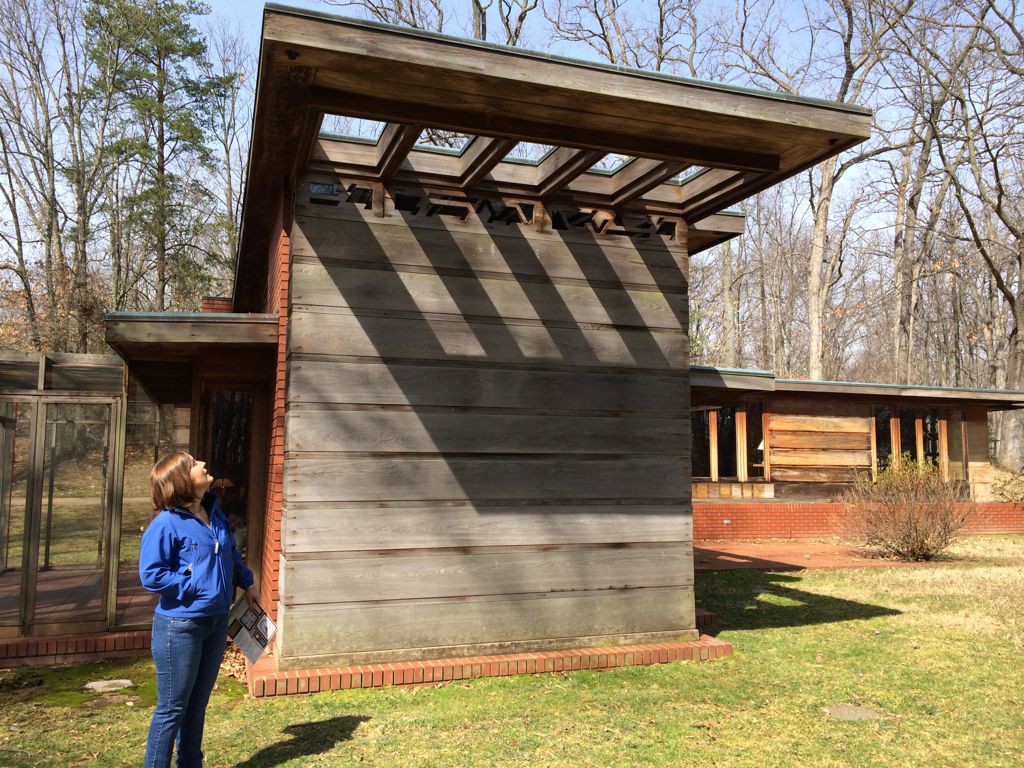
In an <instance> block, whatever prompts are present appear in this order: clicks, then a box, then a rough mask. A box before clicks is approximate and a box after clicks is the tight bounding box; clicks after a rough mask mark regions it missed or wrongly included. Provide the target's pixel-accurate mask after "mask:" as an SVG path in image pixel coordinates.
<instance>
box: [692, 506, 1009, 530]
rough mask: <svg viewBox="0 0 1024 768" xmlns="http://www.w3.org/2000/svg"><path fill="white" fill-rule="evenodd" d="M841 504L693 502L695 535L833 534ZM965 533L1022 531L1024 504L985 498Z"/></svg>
mask: <svg viewBox="0 0 1024 768" xmlns="http://www.w3.org/2000/svg"><path fill="white" fill-rule="evenodd" d="M841 512H842V505H841V504H838V503H835V502H818V501H793V502H788V501H785V502H783V501H744V502H730V501H725V502H699V501H694V503H693V538H694V539H799V538H814V537H817V536H833V535H835V534H836V533H838V528H837V526H836V519H837V518H838V517H839V515H840V513H841ZM967 533H1024V504H1015V503H1008V502H984V503H981V504H979V505H978V514H977V515H976V516H975V517H974V518H973V519H972V520H971V521H970V522H969V523H968V525H967Z"/></svg>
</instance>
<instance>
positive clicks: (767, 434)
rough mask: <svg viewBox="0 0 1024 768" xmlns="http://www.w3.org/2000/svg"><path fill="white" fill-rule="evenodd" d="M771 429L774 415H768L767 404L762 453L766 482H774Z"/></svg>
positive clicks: (764, 416)
mask: <svg viewBox="0 0 1024 768" xmlns="http://www.w3.org/2000/svg"><path fill="white" fill-rule="evenodd" d="M771 428H772V415H771V414H770V413H768V403H767V402H765V409H764V412H763V413H762V414H761V443H762V444H763V445H764V450H763V451H761V461H762V462H763V463H764V481H765V482H766V483H770V482H771V481H772V455H771V454H772V452H771Z"/></svg>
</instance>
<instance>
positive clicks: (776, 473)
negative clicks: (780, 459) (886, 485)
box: [772, 466, 870, 483]
mask: <svg viewBox="0 0 1024 768" xmlns="http://www.w3.org/2000/svg"><path fill="white" fill-rule="evenodd" d="M869 471H870V470H868V469H867V468H859V469H858V468H855V467H779V466H773V467H772V480H773V481H775V482H780V483H783V482H804V483H849V482H853V480H855V479H856V478H857V476H858V475H860V474H866V473H867V472H869Z"/></svg>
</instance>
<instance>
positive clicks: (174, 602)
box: [139, 496, 253, 619]
mask: <svg viewBox="0 0 1024 768" xmlns="http://www.w3.org/2000/svg"><path fill="white" fill-rule="evenodd" d="M209 499H211V497H210V496H208V497H207V498H204V499H203V507H204V508H205V509H207V511H208V514H209V516H210V525H209V526H207V525H205V524H204V523H203V522H202V521H201V520H200V519H199V518H198V517H196V516H195V515H193V514H192V513H191V512H189V511H188V510H187V509H164V510H162V511H161V512H160V514H158V515H157V516H156V517H154V518H153V522H151V523H150V524H149V527H148V528H146V532H145V533H143V534H142V547H141V549H140V551H139V578H140V579H141V580H142V586H144V587H145V588H146V589H148V590H149V591H150V592H159V593H160V603H159V605H157V608H156V612H157V613H159V614H162V615H164V616H172V617H174V618H182V619H184V618H190V619H194V618H197V617H200V616H219V615H221V614H224V613H227V612H228V611H229V610H230V609H231V602H232V599H233V598H234V578H235V569H236V567H237V569H238V586H240V587H241V588H242V589H248V588H249V587H251V586H252V584H253V576H252V571H250V570H249V569H248V568H246V567H245V565H244V564H243V563H242V556H241V555H240V554H239V552H238V548H237V547H236V546H235V537H234V536H232V534H231V528H230V527H229V526H228V521H227V520H226V519H225V517H224V513H223V512H221V510H220V505H219V504H218V503H217V502H216V501H215V500H213V501H212V503H210V502H209Z"/></svg>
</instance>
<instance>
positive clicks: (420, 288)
mask: <svg viewBox="0 0 1024 768" xmlns="http://www.w3.org/2000/svg"><path fill="white" fill-rule="evenodd" d="M291 301H292V303H293V305H294V304H300V305H319V306H327V307H350V308H353V309H357V310H358V309H367V308H373V309H382V310H391V311H396V312H422V313H425V314H450V315H456V316H459V317H462V316H474V317H500V318H510V319H527V320H544V321H555V322H563V323H564V322H568V323H573V322H577V323H596V324H604V325H619V326H640V327H648V326H649V327H655V328H668V329H674V330H686V328H687V325H686V322H687V321H686V317H687V298H686V296H685V295H683V294H664V293H662V292H660V291H658V290H648V291H639V290H631V291H627V290H613V289H607V288H598V289H594V288H591V287H589V286H587V285H552V284H550V283H542V282H533V281H517V280H514V279H486V278H475V277H457V276H450V275H443V276H442V275H437V274H426V273H417V272H395V271H392V270H390V269H389V270H381V269H352V268H347V267H342V266H337V265H324V264H315V263H314V264H311V263H301V262H300V263H296V264H293V265H292V282H291Z"/></svg>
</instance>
